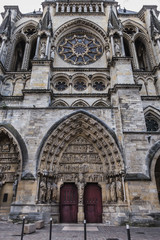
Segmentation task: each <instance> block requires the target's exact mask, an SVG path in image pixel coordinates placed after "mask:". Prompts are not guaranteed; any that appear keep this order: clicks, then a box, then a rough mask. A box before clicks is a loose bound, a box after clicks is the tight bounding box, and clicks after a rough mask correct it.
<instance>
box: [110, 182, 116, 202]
mask: <svg viewBox="0 0 160 240" xmlns="http://www.w3.org/2000/svg"><path fill="white" fill-rule="evenodd" d="M111 201H112V202H116V201H117V196H116V184H115V181H114V179H112V183H111Z"/></svg>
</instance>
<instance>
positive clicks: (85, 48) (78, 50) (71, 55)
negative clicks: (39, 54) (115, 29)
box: [58, 33, 103, 65]
mask: <svg viewBox="0 0 160 240" xmlns="http://www.w3.org/2000/svg"><path fill="white" fill-rule="evenodd" d="M102 53H103V50H102V44H101V43H100V40H99V39H98V38H97V37H95V36H93V35H91V34H88V33H72V34H69V35H66V36H65V37H63V38H62V39H61V40H60V43H59V46H58V54H59V55H60V57H61V58H62V59H63V60H64V61H66V62H69V63H71V64H74V65H86V64H90V63H93V62H95V61H97V60H98V59H99V58H100V57H101V56H102Z"/></svg>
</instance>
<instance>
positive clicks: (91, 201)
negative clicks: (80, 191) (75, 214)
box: [84, 184, 102, 223]
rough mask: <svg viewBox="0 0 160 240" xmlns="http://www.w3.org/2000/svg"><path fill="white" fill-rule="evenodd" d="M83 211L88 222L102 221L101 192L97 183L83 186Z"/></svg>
mask: <svg viewBox="0 0 160 240" xmlns="http://www.w3.org/2000/svg"><path fill="white" fill-rule="evenodd" d="M84 212H85V218H86V220H87V222H88V223H101V222H102V194H101V188H100V187H99V186H98V184H88V185H87V186H86V187H85V191H84Z"/></svg>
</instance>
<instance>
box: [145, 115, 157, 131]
mask: <svg viewBox="0 0 160 240" xmlns="http://www.w3.org/2000/svg"><path fill="white" fill-rule="evenodd" d="M146 127H147V131H153V132H156V131H158V129H159V125H158V122H157V120H156V119H155V118H154V117H152V116H151V115H150V114H149V115H147V117H146Z"/></svg>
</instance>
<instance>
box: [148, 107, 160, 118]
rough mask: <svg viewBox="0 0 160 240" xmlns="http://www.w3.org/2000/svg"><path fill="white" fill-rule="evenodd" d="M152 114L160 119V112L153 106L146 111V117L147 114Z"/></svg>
mask: <svg viewBox="0 0 160 240" xmlns="http://www.w3.org/2000/svg"><path fill="white" fill-rule="evenodd" d="M149 113H151V114H152V115H154V116H156V117H157V118H160V110H159V109H157V108H155V107H153V106H147V107H146V108H145V109H144V115H145V116H146V115H147V114H149Z"/></svg>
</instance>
